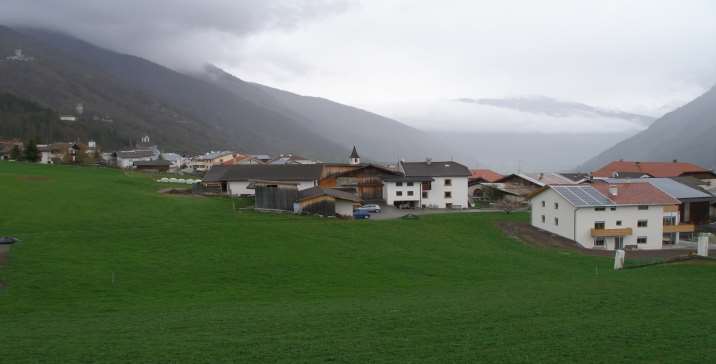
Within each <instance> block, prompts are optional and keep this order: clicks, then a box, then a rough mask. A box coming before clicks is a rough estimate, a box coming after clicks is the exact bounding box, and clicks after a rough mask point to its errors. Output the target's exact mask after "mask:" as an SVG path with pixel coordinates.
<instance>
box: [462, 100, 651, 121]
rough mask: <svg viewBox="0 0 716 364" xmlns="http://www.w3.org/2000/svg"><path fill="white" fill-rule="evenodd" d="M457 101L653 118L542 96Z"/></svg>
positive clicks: (553, 113)
mask: <svg viewBox="0 0 716 364" xmlns="http://www.w3.org/2000/svg"><path fill="white" fill-rule="evenodd" d="M456 101H458V102H464V103H472V104H481V105H490V106H495V107H500V108H505V109H511V110H517V111H522V112H527V113H534V114H543V115H549V116H554V117H571V116H577V115H579V116H597V117H607V118H614V119H622V120H626V121H632V122H635V123H638V124H640V125H643V126H649V125H651V123H652V122H653V121H654V120H655V118H653V117H651V116H646V115H639V114H632V113H627V112H622V111H615V110H608V109H603V108H598V107H594V106H589V105H586V104H582V103H578V102H569V101H560V100H556V99H552V98H549V97H544V96H533V97H516V98H505V99H470V98H461V99H457V100H456Z"/></svg>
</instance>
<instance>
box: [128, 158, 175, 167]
mask: <svg viewBox="0 0 716 364" xmlns="http://www.w3.org/2000/svg"><path fill="white" fill-rule="evenodd" d="M171 164H172V162H170V161H167V160H163V159H155V160H151V161H136V162H134V165H135V166H149V167H166V166H170V165H171Z"/></svg>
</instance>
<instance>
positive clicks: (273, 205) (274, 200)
mask: <svg viewBox="0 0 716 364" xmlns="http://www.w3.org/2000/svg"><path fill="white" fill-rule="evenodd" d="M249 188H253V189H254V190H255V196H256V209H260V210H284V211H293V209H294V203H295V202H297V201H298V184H297V183H295V182H281V181H251V184H250V185H249Z"/></svg>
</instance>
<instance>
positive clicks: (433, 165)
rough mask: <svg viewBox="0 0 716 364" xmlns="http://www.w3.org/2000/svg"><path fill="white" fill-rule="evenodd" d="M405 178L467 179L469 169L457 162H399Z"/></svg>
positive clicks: (469, 174)
mask: <svg viewBox="0 0 716 364" xmlns="http://www.w3.org/2000/svg"><path fill="white" fill-rule="evenodd" d="M400 165H401V166H402V168H403V171H404V172H405V176H406V177H469V176H471V175H472V173H470V169H468V168H467V167H465V166H464V165H462V164H460V163H457V162H452V161H449V162H427V161H425V162H400Z"/></svg>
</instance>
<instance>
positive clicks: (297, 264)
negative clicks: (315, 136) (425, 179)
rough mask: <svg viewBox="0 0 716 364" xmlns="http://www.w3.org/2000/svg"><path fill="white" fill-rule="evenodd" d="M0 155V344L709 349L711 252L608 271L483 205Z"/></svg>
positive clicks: (523, 351)
mask: <svg viewBox="0 0 716 364" xmlns="http://www.w3.org/2000/svg"><path fill="white" fill-rule="evenodd" d="M164 187H165V186H163V185H162V184H159V183H156V182H154V180H153V179H152V178H148V177H146V176H143V175H141V174H136V173H135V174H128V175H127V174H123V173H121V172H119V171H116V170H110V169H96V168H86V167H85V168H82V167H66V166H41V165H27V164H19V163H9V162H0V206H2V213H1V214H0V235H12V236H17V237H18V238H20V239H22V242H21V243H19V244H17V245H16V246H14V247H13V248H12V250H11V252H10V256H9V262H8V264H7V265H6V266H5V267H0V281H2V282H4V284H5V286H6V287H5V288H0V334H1V335H2V344H0V362H7V363H22V362H62V363H69V362H135V363H140V362H142V363H143V362H207V363H220V362H241V363H246V362H286V363H297V362H309V363H315V362H358V363H364V362H400V363H405V362H440V363H444V362H564V363H574V362H648V363H654V362H664V363H672V362H713V361H716V338H715V337H714V335H713V327H714V326H715V325H716V266H715V265H709V264H671V265H657V266H651V267H648V268H641V269H632V270H625V271H621V272H613V271H611V266H612V260H611V259H609V258H601V257H587V256H581V255H577V254H576V253H568V252H563V251H558V250H545V249H537V248H533V247H531V246H526V245H523V244H521V243H520V242H517V241H514V240H511V239H510V238H508V237H506V236H504V235H503V234H502V233H501V232H500V231H499V230H498V229H497V228H495V226H494V222H495V221H496V220H499V219H521V220H525V219H527V215H524V214H511V215H505V214H491V213H476V214H441V215H434V216H422V217H420V219H418V220H393V221H342V220H333V219H321V218H317V217H305V216H292V215H270V214H259V213H253V212H246V211H234V210H233V207H232V206H233V204H232V201H230V200H228V199H222V198H201V197H192V196H177V195H161V194H158V193H157V191H158V190H159V189H161V188H164Z"/></svg>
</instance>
